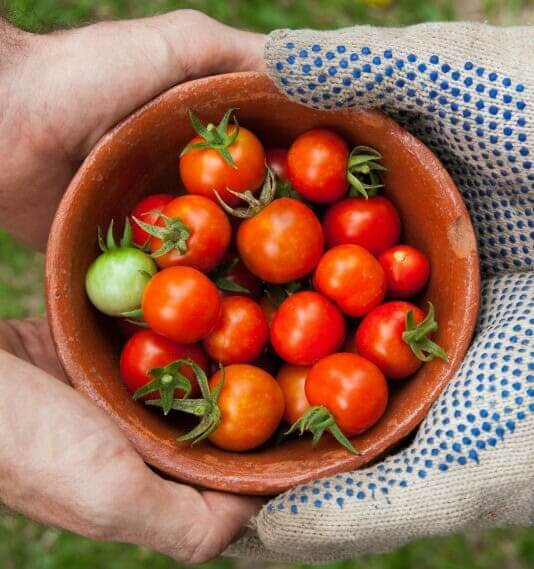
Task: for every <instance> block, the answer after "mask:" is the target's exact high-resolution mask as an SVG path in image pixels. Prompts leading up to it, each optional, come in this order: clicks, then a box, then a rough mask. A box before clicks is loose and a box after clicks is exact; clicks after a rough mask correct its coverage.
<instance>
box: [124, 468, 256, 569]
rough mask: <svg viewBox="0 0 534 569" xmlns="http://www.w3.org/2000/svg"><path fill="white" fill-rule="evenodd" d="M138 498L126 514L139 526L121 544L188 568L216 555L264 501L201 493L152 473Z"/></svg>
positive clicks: (222, 494)
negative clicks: (137, 545) (133, 545)
mask: <svg viewBox="0 0 534 569" xmlns="http://www.w3.org/2000/svg"><path fill="white" fill-rule="evenodd" d="M138 490H139V488H138ZM137 496H138V498H137V500H136V506H135V512H133V513H131V512H130V513H126V515H127V517H128V518H129V519H130V520H138V522H139V523H138V524H136V525H135V526H134V527H133V528H132V527H130V529H129V534H128V535H127V536H126V537H125V540H126V541H130V542H132V543H140V544H142V545H145V546H146V547H149V548H151V549H155V550H157V551H160V552H161V553H164V554H166V555H169V556H171V557H173V558H174V559H176V560H177V561H181V562H187V563H202V562H204V561H207V560H209V559H211V558H213V557H215V556H216V555H218V554H220V553H221V552H222V551H223V550H224V549H225V548H226V546H227V545H228V544H229V543H230V542H231V541H232V539H233V538H234V537H236V536H237V535H238V534H239V533H240V531H241V530H242V528H243V526H244V525H245V524H246V522H247V521H248V520H249V519H250V518H251V517H252V516H253V515H254V514H255V513H256V512H257V511H258V510H259V508H260V507H261V504H262V502H263V501H262V500H261V499H259V498H253V497H244V496H235V495H231V494H224V493H218V492H210V491H207V492H202V493H201V492H198V491H197V490H195V489H193V488H190V487H188V486H183V485H181V484H176V483H173V482H170V481H168V480H163V479H161V478H159V477H158V476H156V475H155V474H154V475H152V474H151V475H150V476H149V477H147V479H146V484H145V485H144V489H143V491H141V492H139V491H138V492H137ZM119 537H121V536H119ZM122 537H123V539H124V536H122Z"/></svg>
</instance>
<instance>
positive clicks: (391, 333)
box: [353, 301, 425, 379]
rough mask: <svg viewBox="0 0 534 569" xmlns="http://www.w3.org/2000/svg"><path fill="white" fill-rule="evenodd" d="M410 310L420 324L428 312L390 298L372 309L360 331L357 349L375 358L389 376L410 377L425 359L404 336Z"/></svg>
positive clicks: (376, 363)
mask: <svg viewBox="0 0 534 569" xmlns="http://www.w3.org/2000/svg"><path fill="white" fill-rule="evenodd" d="M409 310H411V311H412V312H413V315H414V318H415V322H416V323H417V324H419V323H420V322H422V321H423V320H424V319H425V314H424V312H423V311H422V310H421V309H420V308H418V307H417V306H414V305H413V304H411V303H409V302H402V301H395V302H386V303H385V304H382V305H381V306H378V307H377V308H375V309H374V310H372V311H371V312H369V314H368V315H367V316H366V317H365V318H364V319H363V320H362V322H361V324H360V325H359V327H358V329H357V331H356V336H355V340H354V347H353V351H355V352H357V353H358V354H360V355H362V356H363V357H364V358H367V359H368V360H370V361H372V362H373V363H374V364H375V365H377V366H378V367H379V368H380V369H381V370H382V372H383V373H384V375H385V376H386V377H387V378H389V379H403V378H405V377H408V376H409V375H412V374H413V373H415V372H416V371H417V370H418V369H419V368H420V367H421V365H422V363H423V362H422V361H421V360H419V359H418V358H417V357H416V356H415V354H414V353H413V351H412V349H411V348H410V346H409V345H408V344H407V343H406V342H405V341H404V340H403V339H402V333H403V332H404V331H405V330H406V314H407V313H408V311H409Z"/></svg>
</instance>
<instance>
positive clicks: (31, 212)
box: [0, 11, 264, 563]
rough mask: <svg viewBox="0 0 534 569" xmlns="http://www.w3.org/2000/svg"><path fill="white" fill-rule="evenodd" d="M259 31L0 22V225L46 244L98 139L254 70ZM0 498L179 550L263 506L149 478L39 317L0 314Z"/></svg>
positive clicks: (214, 539)
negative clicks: (171, 92) (158, 101)
mask: <svg viewBox="0 0 534 569" xmlns="http://www.w3.org/2000/svg"><path fill="white" fill-rule="evenodd" d="M263 44H264V37H263V36H261V35H259V34H254V33H249V32H244V31H237V30H233V29H231V28H228V27H226V26H224V25H222V24H219V23H218V22H216V21H214V20H212V19H210V18H208V17H207V16H205V15H203V14H200V13H198V12H194V11H178V12H173V13H170V14H167V15H165V16H159V17H154V18H148V19H143V20H132V21H122V22H104V23H99V24H95V25H92V26H88V27H86V28H81V29H77V30H70V31H63V32H57V33H54V34H49V35H45V36H39V35H33V34H28V33H24V32H20V31H17V30H14V29H13V28H11V27H10V26H8V25H7V24H6V23H5V22H3V21H2V20H1V19H0V108H1V109H2V113H0V155H2V156H3V157H4V158H3V165H2V168H1V169H0V225H2V226H3V227H5V228H6V229H7V230H8V231H10V232H11V233H12V234H13V235H14V236H16V237H17V238H19V239H21V240H22V241H24V242H26V243H27V244H29V245H31V246H33V247H35V248H38V249H41V250H43V249H44V247H45V244H46V238H47V235H48V231H49V227H50V223H51V221H52V218H53V215H54V212H55V210H56V208H57V205H58V202H59V200H60V198H61V196H62V194H63V192H64V190H65V188H66V186H67V184H68V183H69V181H70V179H71V178H72V176H73V174H74V173H75V171H76V169H77V168H78V166H79V165H80V163H81V162H82V161H83V159H84V158H85V157H86V156H87V154H88V153H89V151H90V150H91V148H92V147H93V146H94V144H95V143H96V142H97V140H98V139H99V138H100V137H101V136H102V135H103V134H104V133H105V132H106V131H108V130H109V129H110V128H111V127H112V126H113V125H115V124H116V123H118V122H119V121H120V120H121V119H123V118H125V117H126V116H127V115H129V114H130V113H131V112H133V111H134V110H135V109H137V108H138V107H140V106H142V105H143V104H144V103H146V102H147V101H149V100H150V99H151V98H153V97H155V96H157V95H158V94H159V93H161V92H162V91H164V90H165V89H167V88H169V87H171V86H173V85H175V84H177V83H180V82H183V81H186V80H188V79H193V78H196V77H201V76H205V75H210V74H214V73H224V72H230V71H244V70H262V69H263V65H264V64H263ZM0 390H1V397H0V429H1V431H2V432H3V433H9V436H4V437H2V439H1V440H0V500H1V501H2V502H3V503H5V504H6V505H7V506H8V507H10V508H12V509H14V510H16V511H18V512H21V513H23V514H25V515H27V516H29V517H31V518H33V519H35V520H37V521H40V522H42V523H46V524H48V525H52V526H58V527H61V528H64V529H68V530H70V531H74V532H76V533H79V534H81V535H84V536H87V537H90V538H93V539H99V540H113V541H120V542H127V543H137V544H140V545H144V546H146V547H149V548H151V549H155V550H158V551H160V552H162V553H165V554H167V555H169V556H171V557H174V558H175V559H177V560H179V561H186V562H190V563H199V562H202V561H205V560H207V559H210V558H212V557H213V556H215V555H217V554H218V553H220V552H221V551H222V550H223V549H224V548H225V547H226V546H227V544H228V543H229V542H230V541H231V540H232V539H233V538H234V537H235V536H236V534H238V533H239V531H240V529H241V528H242V526H243V525H244V524H245V522H246V521H247V520H248V519H249V518H250V517H251V516H252V515H253V514H254V513H255V512H256V511H257V509H258V508H259V507H260V504H261V503H260V501H259V500H257V499H254V498H248V497H240V496H233V495H227V494H222V493H216V492H209V491H205V492H199V491H197V490H195V489H193V488H190V487H187V486H183V485H180V484H176V483H173V482H170V481H167V480H164V479H163V478H160V477H159V476H157V475H156V474H155V473H154V472H152V471H151V470H150V469H149V468H148V467H147V466H146V465H145V464H144V463H143V461H142V459H141V458H140V457H139V455H138V454H137V453H136V451H135V450H134V449H133V447H132V446H131V445H130V443H129V442H128V441H127V440H126V438H125V437H124V436H123V435H122V433H121V432H120V430H119V429H118V427H117V426H116V425H115V424H114V423H113V422H112V421H111V419H109V418H108V416H107V415H106V414H105V413H104V412H103V411H102V410H100V409H99V408H97V407H96V406H95V405H94V404H93V403H92V402H90V401H89V400H87V399H86V398H85V397H83V396H82V395H80V394H78V393H77V392H75V391H74V390H73V389H72V388H71V387H70V386H68V384H67V382H66V378H65V377H64V375H63V372H62V370H61V367H60V365H59V363H58V361H57V358H56V353H55V350H54V347H53V344H52V342H51V339H50V335H49V331H48V326H47V324H46V321H45V320H43V319H40V320H30V321H24V322H7V321H3V322H0Z"/></svg>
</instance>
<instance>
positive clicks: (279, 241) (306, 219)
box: [237, 198, 324, 284]
mask: <svg viewBox="0 0 534 569" xmlns="http://www.w3.org/2000/svg"><path fill="white" fill-rule="evenodd" d="M323 245H324V240H323V230H322V228H321V224H320V223H319V220H318V219H317V217H316V216H315V214H314V213H313V211H312V210H311V209H310V208H309V207H308V206H306V205H304V204H303V203H301V202H299V201H298V200H294V199H292V198H280V199H276V200H274V201H273V202H271V203H270V204H269V205H268V206H266V207H265V208H264V209H263V210H262V211H260V212H259V213H258V214H257V215H255V216H254V217H251V218H250V219H247V220H246V221H244V222H243V223H242V224H241V225H240V226H239V229H238V231H237V248H238V250H239V254H240V256H241V259H242V261H243V263H245V265H246V266H247V268H248V269H249V270H250V271H251V272H252V273H253V274H254V275H256V276H257V277H258V278H260V279H261V280H263V281H266V282H269V283H275V284H282V283H287V282H290V281H293V280H295V279H298V278H300V277H303V276H305V275H307V274H308V273H310V272H311V271H313V269H314V268H315V266H316V265H317V263H318V262H319V259H320V257H321V254H322V252H323Z"/></svg>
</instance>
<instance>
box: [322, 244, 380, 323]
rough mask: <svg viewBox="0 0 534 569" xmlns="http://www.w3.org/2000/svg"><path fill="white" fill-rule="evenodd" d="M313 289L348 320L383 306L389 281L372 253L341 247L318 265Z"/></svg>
mask: <svg viewBox="0 0 534 569" xmlns="http://www.w3.org/2000/svg"><path fill="white" fill-rule="evenodd" d="M314 286H315V288H316V289H317V290H318V291H319V292H321V293H322V294H324V295H325V296H327V297H328V298H330V299H331V300H333V301H334V302H335V303H336V304H337V305H338V306H339V307H340V308H341V310H343V312H345V313H346V314H348V315H349V316H363V315H364V314H366V313H367V312H369V311H370V310H371V309H373V308H374V307H375V306H377V305H378V304H380V302H382V299H383V298H384V294H385V292H386V277H385V275H384V269H382V266H381V265H380V263H379V262H378V261H377V260H376V259H375V258H374V257H373V255H371V253H369V251H367V250H366V249H364V248H363V247H360V246H359V245H338V246H337V247H334V248H332V249H330V250H329V251H327V252H326V253H325V254H324V255H323V256H322V258H321V260H320V261H319V265H318V266H317V269H316V270H315V275H314Z"/></svg>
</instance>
